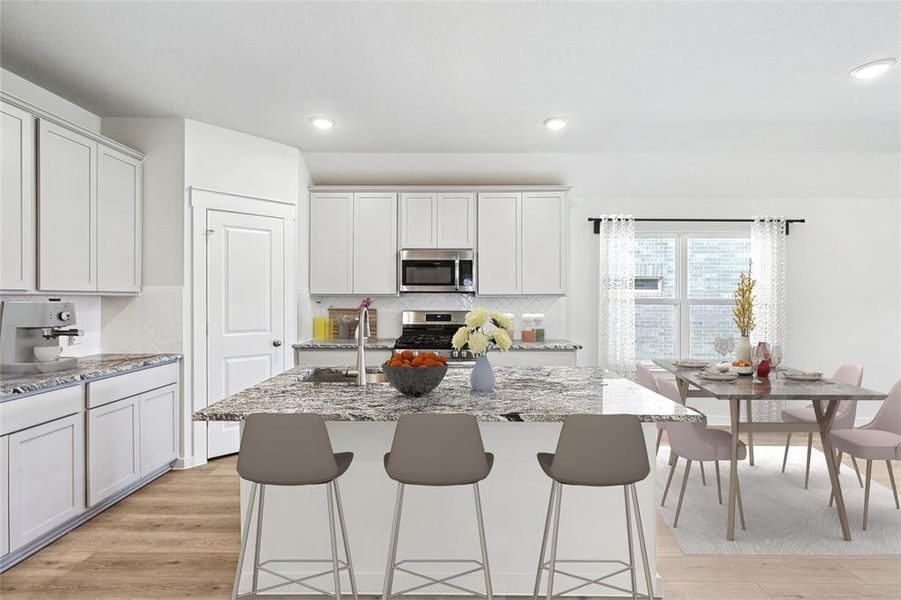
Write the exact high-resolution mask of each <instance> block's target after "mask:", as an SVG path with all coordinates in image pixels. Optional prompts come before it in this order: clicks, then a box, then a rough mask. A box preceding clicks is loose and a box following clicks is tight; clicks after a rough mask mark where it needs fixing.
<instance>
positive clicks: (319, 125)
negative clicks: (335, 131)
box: [309, 117, 335, 129]
mask: <svg viewBox="0 0 901 600" xmlns="http://www.w3.org/2000/svg"><path fill="white" fill-rule="evenodd" d="M309 121H310V125H312V126H313V127H315V128H316V129H331V128H332V127H334V126H335V122H334V121H332V120H331V119H329V118H328V117H310V118H309Z"/></svg>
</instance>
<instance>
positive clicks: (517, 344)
mask: <svg viewBox="0 0 901 600" xmlns="http://www.w3.org/2000/svg"><path fill="white" fill-rule="evenodd" d="M394 342H395V338H378V339H371V340H368V341H367V342H366V349H367V350H369V349H373V350H393V349H394ZM293 347H294V349H295V350H355V349H356V348H357V341H356V340H307V341H306V342H298V343H296V344H294V345H293ZM581 349H582V346H581V344H576V343H575V342H570V341H569V340H545V341H543V342H521V341H514V342H513V345H512V346H510V350H517V351H520V350H543V351H545V352H547V351H555V350H560V351H573V350H581Z"/></svg>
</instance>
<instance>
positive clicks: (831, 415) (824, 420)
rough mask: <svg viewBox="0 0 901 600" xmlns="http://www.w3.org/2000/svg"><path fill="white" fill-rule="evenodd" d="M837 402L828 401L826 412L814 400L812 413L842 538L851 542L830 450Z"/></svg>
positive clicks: (834, 463)
mask: <svg viewBox="0 0 901 600" xmlns="http://www.w3.org/2000/svg"><path fill="white" fill-rule="evenodd" d="M838 403H839V401H838V400H829V401H828V404H827V406H826V410H825V411H824V410H823V406H822V403H821V401H817V400H814V402H813V412H814V414H815V415H816V417H817V425H819V428H820V442H821V443H822V444H823V454H824V455H825V457H826V467H827V470H828V471H829V480H830V481H831V482H832V493H833V495H834V496H835V508H836V510H837V511H838V520H839V523H840V524H841V527H842V536H843V537H844V539H845V541H847V542H850V541H851V529H850V527H848V512H847V510H846V509H845V498H844V496H843V495H842V484H841V481H839V478H838V465H837V464H836V454H835V451H834V450H833V449H832V442H831V441H830V439H829V432H830V431H831V429H832V422H833V421H834V419H835V411H836V409H837V408H838Z"/></svg>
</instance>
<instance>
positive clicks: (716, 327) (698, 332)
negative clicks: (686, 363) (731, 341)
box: [688, 304, 738, 360]
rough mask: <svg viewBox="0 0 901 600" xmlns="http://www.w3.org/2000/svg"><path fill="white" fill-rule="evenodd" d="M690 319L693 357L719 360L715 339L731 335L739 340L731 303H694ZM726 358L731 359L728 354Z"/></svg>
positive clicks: (689, 334) (690, 346)
mask: <svg viewBox="0 0 901 600" xmlns="http://www.w3.org/2000/svg"><path fill="white" fill-rule="evenodd" d="M688 320H689V333H688V339H689V342H690V345H689V351H690V354H691V358H699V359H703V360H713V359H717V360H718V359H719V355H718V354H717V353H716V350H714V349H713V340H714V339H716V338H718V337H725V336H730V335H731V336H732V337H733V338H735V341H736V342H737V341H738V331H736V329H735V323H733V322H732V305H731V304H695V305H692V306H691V307H690V315H689V319H688ZM726 358H727V359H731V357H728V356H727V357H726Z"/></svg>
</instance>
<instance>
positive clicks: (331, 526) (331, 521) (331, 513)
mask: <svg viewBox="0 0 901 600" xmlns="http://www.w3.org/2000/svg"><path fill="white" fill-rule="evenodd" d="M325 490H326V491H325V495H326V498H327V500H328V536H329V542H330V544H331V548H332V575H333V576H334V578H335V600H341V572H340V571H339V570H338V542H337V540H336V539H335V505H334V498H333V497H332V486H331V484H327V485H326V486H325Z"/></svg>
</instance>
